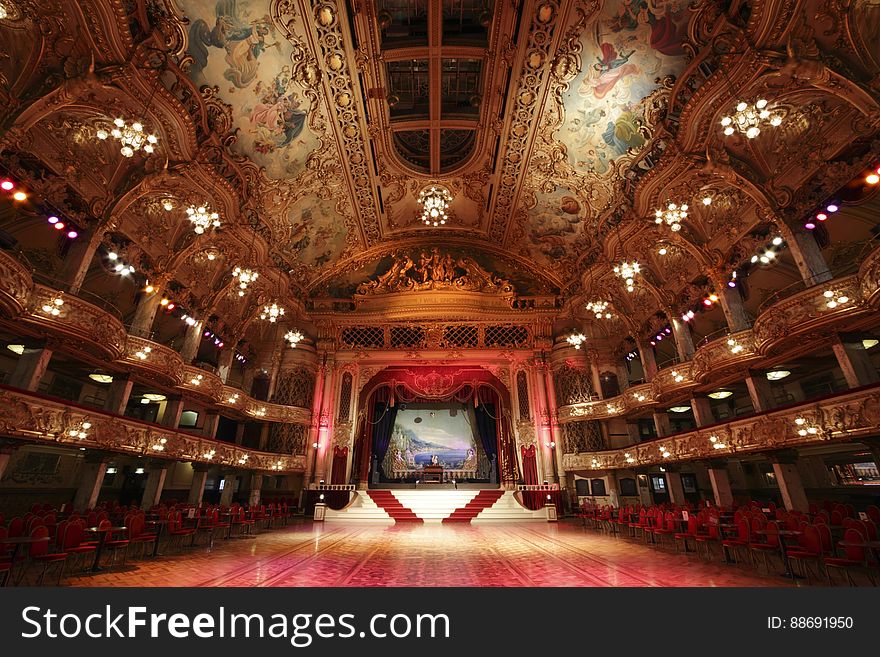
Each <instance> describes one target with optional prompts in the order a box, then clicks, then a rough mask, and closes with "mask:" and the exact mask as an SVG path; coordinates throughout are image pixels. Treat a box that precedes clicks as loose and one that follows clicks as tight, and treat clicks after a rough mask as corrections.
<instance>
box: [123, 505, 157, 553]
mask: <svg viewBox="0 0 880 657" xmlns="http://www.w3.org/2000/svg"><path fill="white" fill-rule="evenodd" d="M127 524H128V540H129V541H130V542H131V544H132V545H140V546H141V547H142V550H141V556H144V555H146V553H147V545H149V544H151V543H152V544H153V546H154V547H155V543H156V541H158V540H159V535H158V534H156V533H154V532H148V531H147V530H146V526H147V523H146V519H145V518H144V514H143V513H133V514H132V515H131V519H130V520H128V521H127Z"/></svg>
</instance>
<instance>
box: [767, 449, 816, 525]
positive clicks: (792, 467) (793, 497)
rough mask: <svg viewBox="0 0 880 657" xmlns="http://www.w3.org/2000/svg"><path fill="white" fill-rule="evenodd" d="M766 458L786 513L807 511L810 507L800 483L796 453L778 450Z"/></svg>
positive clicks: (801, 482) (802, 485)
mask: <svg viewBox="0 0 880 657" xmlns="http://www.w3.org/2000/svg"><path fill="white" fill-rule="evenodd" d="M768 456H769V458H770V462H771V463H772V464H773V472H774V474H775V475H776V483H777V485H778V486H779V492H780V494H781V495H782V503H783V505H784V506H785V508H786V509H787V510H788V511H804V512H806V511H808V510H809V507H810V505H809V502H808V501H807V492H806V491H805V490H804V484H803V481H801V473H800V472H798V469H797V453H796V452H795V451H794V450H780V451H778V452H771V453H770V454H769V455H768Z"/></svg>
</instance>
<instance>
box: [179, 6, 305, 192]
mask: <svg viewBox="0 0 880 657" xmlns="http://www.w3.org/2000/svg"><path fill="white" fill-rule="evenodd" d="M180 4H181V6H182V8H183V10H184V14H185V16H186V17H187V18H188V19H189V21H190V26H189V46H188V51H187V52H188V54H189V55H190V56H192V58H193V62H192V66H191V67H190V77H191V78H192V80H193V82H195V83H196V84H197V85H200V86H201V85H216V86H217V87H219V89H220V92H219V95H220V97H221V98H222V99H223V100H224V101H225V102H227V103H229V104H230V105H231V106H232V108H233V117H234V121H235V127H237V128H238V129H239V135H238V142H237V143H236V146H235V148H236V149H237V150H238V151H239V152H240V153H241V154H243V155H246V156H248V157H250V158H251V160H253V161H254V163H256V164H257V165H259V166H262V167H265V168H266V174H267V175H268V176H269V177H270V178H274V179H278V178H288V177H293V176H295V175H297V174H298V173H299V172H300V171H301V170H302V169H303V167H304V165H305V161H306V157H307V156H308V154H309V153H310V152H311V151H313V150H314V149H315V148H317V147H318V146H319V140H318V138H317V137H316V136H315V135H314V134H313V133H312V132H311V131H310V130H309V128H308V125H307V122H308V115H309V112H310V111H311V110H312V109H313V108H312V107H311V106H310V105H311V103H310V101H309V100H308V99H307V98H306V96H305V95H304V94H303V92H304V89H303V88H302V87H301V86H300V85H299V84H298V83H297V82H296V81H295V80H294V79H293V76H292V72H291V56H292V55H293V52H294V50H293V46H292V45H291V44H290V42H289V41H287V39H285V38H284V36H283V35H282V34H280V33H279V32H278V31H277V30H276V29H275V26H274V25H273V23H272V21H271V19H270V18H269V0H216V1H215V2H202V1H199V0H181V2H180Z"/></svg>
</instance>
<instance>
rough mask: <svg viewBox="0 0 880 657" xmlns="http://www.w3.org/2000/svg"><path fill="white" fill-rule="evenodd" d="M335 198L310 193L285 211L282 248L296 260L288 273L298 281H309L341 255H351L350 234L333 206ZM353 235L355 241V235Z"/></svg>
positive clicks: (291, 258) (289, 256)
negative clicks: (286, 229)
mask: <svg viewBox="0 0 880 657" xmlns="http://www.w3.org/2000/svg"><path fill="white" fill-rule="evenodd" d="M337 201H338V200H337V199H332V198H331V199H322V198H320V197H319V196H318V195H316V194H309V195H308V196H305V197H304V198H302V199H300V200H299V201H297V202H296V203H295V204H294V205H293V207H292V208H291V209H290V211H289V213H288V222H289V224H290V230H289V234H288V236H287V238H286V239H285V241H284V243H283V244H282V245H281V251H282V253H283V254H284V255H285V257H286V258H287V259H288V260H289V261H291V262H293V261H295V262H296V263H298V265H297V266H295V267H294V268H293V270H292V272H291V273H292V275H293V276H294V277H295V278H296V279H297V280H299V281H303V282H306V281H308V280H309V279H310V278H311V277H313V276H314V275H315V273H316V272H318V271H319V270H321V269H323V268H324V267H326V266H328V265H330V264H333V263H334V262H336V261H337V260H339V258H340V257H342V256H343V255H344V254H345V255H350V254H351V250H352V247H350V246H349V243H348V242H349V235H351V234H352V233H351V231H349V229H348V228H347V226H346V222H345V221H344V220H343V219H342V217H341V214H340V212H339V211H338V210H337V208H336V203H337ZM352 238H353V240H354V242H355V244H356V243H357V238H356V237H354V236H353V235H352Z"/></svg>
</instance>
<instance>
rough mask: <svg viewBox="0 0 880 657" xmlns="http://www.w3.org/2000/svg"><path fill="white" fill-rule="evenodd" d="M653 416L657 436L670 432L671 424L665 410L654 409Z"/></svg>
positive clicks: (666, 434)
mask: <svg viewBox="0 0 880 657" xmlns="http://www.w3.org/2000/svg"><path fill="white" fill-rule="evenodd" d="M653 416H654V428H655V430H656V431H657V436H658V437H659V438H663V437H664V436H668V435H669V434H671V433H672V425H671V424H670V423H669V415H667V414H666V411H654V413H653Z"/></svg>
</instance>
